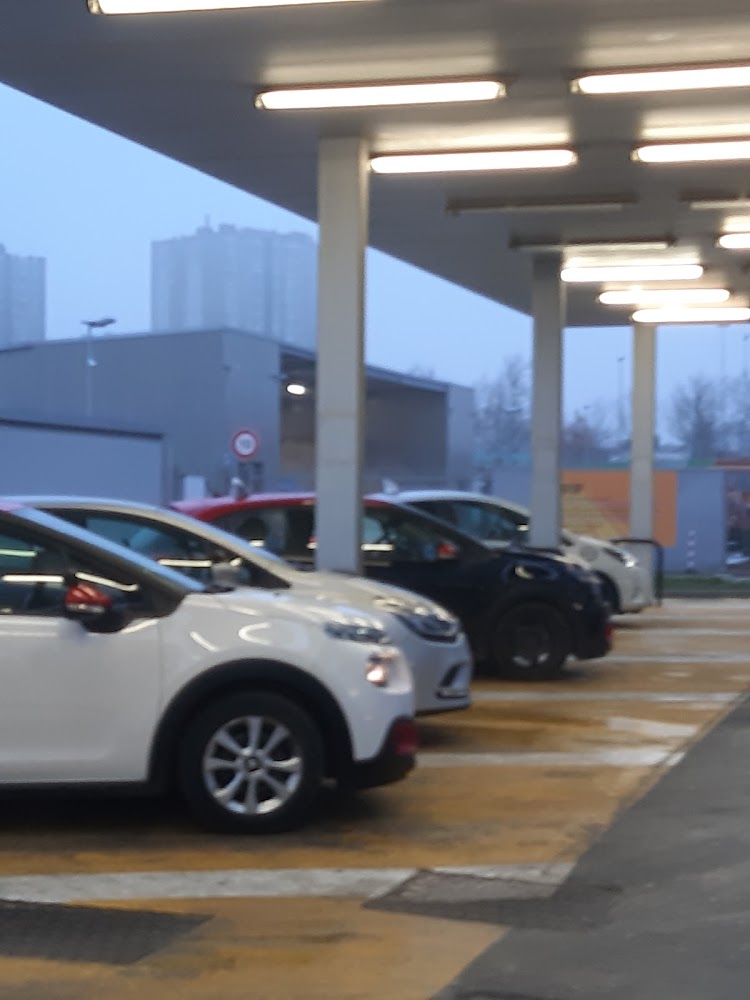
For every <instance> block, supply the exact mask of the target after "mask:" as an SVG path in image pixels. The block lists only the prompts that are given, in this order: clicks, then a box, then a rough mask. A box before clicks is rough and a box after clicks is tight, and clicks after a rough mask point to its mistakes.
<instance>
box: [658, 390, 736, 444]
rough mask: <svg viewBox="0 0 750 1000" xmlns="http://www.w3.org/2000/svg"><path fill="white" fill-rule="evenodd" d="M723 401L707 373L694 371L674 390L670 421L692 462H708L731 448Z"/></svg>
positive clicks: (671, 427)
mask: <svg viewBox="0 0 750 1000" xmlns="http://www.w3.org/2000/svg"><path fill="white" fill-rule="evenodd" d="M723 411H724V403H723V399H722V396H721V393H720V391H719V388H718V386H717V385H716V384H715V383H714V382H712V381H711V379H709V378H707V377H706V376H705V375H693V376H691V377H690V378H689V379H687V380H686V381H685V382H683V383H682V384H681V385H678V386H677V388H676V389H675V391H674V393H673V394H672V399H671V403H670V411H669V425H670V430H671V431H672V434H673V435H674V437H675V439H676V440H677V441H678V442H679V443H680V445H682V447H683V448H684V449H685V450H686V451H687V453H688V455H689V457H690V460H691V461H693V462H706V461H710V460H712V459H714V458H715V457H716V456H717V455H719V454H722V453H725V452H727V451H728V450H730V449H731V442H730V441H729V431H730V428H728V427H727V425H726V424H725V423H724V421H723V420H722V415H723Z"/></svg>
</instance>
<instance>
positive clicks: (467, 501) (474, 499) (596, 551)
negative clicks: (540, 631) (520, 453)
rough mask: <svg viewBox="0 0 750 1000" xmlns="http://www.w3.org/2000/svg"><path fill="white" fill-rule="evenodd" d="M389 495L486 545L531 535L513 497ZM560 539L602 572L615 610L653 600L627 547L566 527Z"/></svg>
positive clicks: (527, 515)
mask: <svg viewBox="0 0 750 1000" xmlns="http://www.w3.org/2000/svg"><path fill="white" fill-rule="evenodd" d="M391 499H393V500H398V501H399V503H405V504H409V505H410V506H412V507H415V508H416V509H418V510H423V511H425V513H428V514H432V515H433V517H438V518H440V519H441V520H442V521H447V522H448V523H449V524H452V525H454V526H455V527H457V528H460V529H461V530H462V531H465V532H466V534H468V535H472V536H473V537H474V538H478V539H479V540H480V541H482V542H484V543H485V544H486V545H490V546H495V547H498V548H500V547H503V546H507V545H510V544H513V543H519V542H520V543H522V544H524V543H525V542H526V540H527V539H528V530H529V520H530V517H531V513H530V511H529V510H528V509H527V508H525V507H520V506H519V505H518V504H514V503H511V501H509V500H501V499H499V498H498V497H490V496H486V495H485V494H483V493H467V492H462V491H458V490H456V491H451V490H406V491H403V492H398V493H395V494H394V495H392V496H391ZM561 542H562V545H563V546H564V548H565V549H566V550H567V554H575V555H576V556H577V557H578V558H579V559H581V560H583V561H584V562H585V563H587V564H588V565H589V566H590V567H591V568H592V569H593V570H594V572H595V573H596V574H597V575H598V577H599V579H600V580H601V583H602V592H603V596H604V599H605V600H606V601H607V602H608V604H609V605H610V607H611V608H612V610H613V612H615V613H618V612H634V611H641V610H642V609H643V608H645V607H648V606H649V605H652V604H654V603H655V598H654V586H653V581H652V579H651V576H650V574H649V573H648V571H647V570H646V568H645V567H644V566H643V565H641V563H639V562H638V560H637V559H636V558H635V556H634V555H633V554H632V553H631V552H629V551H628V550H627V549H625V548H623V547H622V546H619V545H614V544H613V543H612V542H607V541H602V539H601V538H591V537H589V536H587V535H574V534H573V533H572V532H570V531H567V530H566V529H564V530H563V532H562V538H561Z"/></svg>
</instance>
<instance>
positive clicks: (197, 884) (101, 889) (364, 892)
mask: <svg viewBox="0 0 750 1000" xmlns="http://www.w3.org/2000/svg"><path fill="white" fill-rule="evenodd" d="M571 868H572V865H564V864H549V865H497V866H494V867H493V866H487V865H480V866H477V867H466V868H448V867H446V868H434V869H431V870H432V871H435V872H440V873H444V874H461V875H475V876H477V877H479V878H486V879H502V880H509V881H513V882H518V883H521V884H522V883H526V884H528V885H530V886H540V885H547V886H550V885H551V886H556V885H559V884H560V883H562V882H563V881H564V879H565V878H566V877H567V876H568V874H569V872H570V870H571ZM420 870H424V869H417V868H299V869H297V868H281V869H278V868H277V869H270V870H254V869H235V870H227V871H164V872H158V871H157V872H104V873H101V874H95V875H14V876H9V877H7V878H0V899H3V900H17V901H23V902H31V903H82V902H90V903H93V902H105V901H106V902H117V901H124V900H140V899H149V900H158V899H229V898H232V899H276V898H294V897H324V896H325V897H333V896H335V897H356V898H359V899H362V898H372V897H374V896H380V895H383V894H384V893H386V892H390V891H391V890H392V889H395V888H396V887H397V886H399V885H401V883H402V882H404V881H406V880H407V879H409V878H412V877H413V876H415V875H416V874H417V873H418V872H419V871H420ZM519 893H520V898H522V897H523V891H522V885H520V886H519Z"/></svg>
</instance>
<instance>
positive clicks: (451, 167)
mask: <svg viewBox="0 0 750 1000" xmlns="http://www.w3.org/2000/svg"><path fill="white" fill-rule="evenodd" d="M577 160H578V157H577V156H576V154H575V153H574V152H573V150H571V149H498V150H487V151H484V152H461V153H394V154H384V155H381V156H374V157H373V158H372V159H371V160H370V167H371V168H372V170H373V171H374V172H375V173H376V174H436V173H448V172H453V171H460V170H467V171H468V170H535V169H543V168H545V167H546V168H552V167H569V166H572V164H574V163H576V162H577Z"/></svg>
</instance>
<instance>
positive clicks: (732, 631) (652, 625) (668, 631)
mask: <svg viewBox="0 0 750 1000" xmlns="http://www.w3.org/2000/svg"><path fill="white" fill-rule="evenodd" d="M743 617H744V616H743ZM670 621H672V622H673V623H674V624H672V625H670V624H669V622H670ZM687 621H689V619H686V618H673V619H659V620H658V621H654V619H649V621H648V622H643V624H642V625H640V626H639V627H637V628H633V627H632V626H628V625H624V624H619V625H617V624H616V625H615V627H616V628H617V629H620V630H621V632H620V634H621V635H623V636H625V635H637V636H639V637H640V636H643V637H644V638H648V636H650V635H657V636H665V635H699V636H700V635H703V636H705V635H724V636H733V635H738V636H743V635H744V636H748V635H750V628H748V627H747V624H746V622H745V621H743V622H742V624H739V623H738V624H737V626H736V627H732V625H733V621H734V619H731V618H724V619H722V620H717V623H716V624H715V625H714V624H713V623H712V624H710V625H705V626H697V625H688V624H686V622H687Z"/></svg>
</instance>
